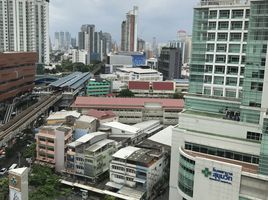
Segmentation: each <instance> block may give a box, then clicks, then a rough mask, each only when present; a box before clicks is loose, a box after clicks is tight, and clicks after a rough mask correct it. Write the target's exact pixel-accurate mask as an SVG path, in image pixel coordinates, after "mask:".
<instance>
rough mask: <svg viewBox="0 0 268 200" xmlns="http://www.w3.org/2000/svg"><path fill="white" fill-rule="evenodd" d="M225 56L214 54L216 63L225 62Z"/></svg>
mask: <svg viewBox="0 0 268 200" xmlns="http://www.w3.org/2000/svg"><path fill="white" fill-rule="evenodd" d="M225 61H226V56H225V55H216V63H225Z"/></svg>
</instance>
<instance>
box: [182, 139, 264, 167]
mask: <svg viewBox="0 0 268 200" xmlns="http://www.w3.org/2000/svg"><path fill="white" fill-rule="evenodd" d="M185 149H187V150H191V151H195V152H200V153H205V154H209V155H215V156H219V157H223V158H229V159H233V160H238V161H243V162H248V163H254V164H259V157H258V156H254V155H250V154H244V153H239V152H235V151H231V150H226V149H220V148H215V147H210V146H205V145H200V144H194V143H188V142H186V143H185Z"/></svg>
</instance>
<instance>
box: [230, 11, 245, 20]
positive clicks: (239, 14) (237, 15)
mask: <svg viewBox="0 0 268 200" xmlns="http://www.w3.org/2000/svg"><path fill="white" fill-rule="evenodd" d="M243 16H244V10H233V12H232V18H243Z"/></svg>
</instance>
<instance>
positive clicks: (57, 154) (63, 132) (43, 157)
mask: <svg viewBox="0 0 268 200" xmlns="http://www.w3.org/2000/svg"><path fill="white" fill-rule="evenodd" d="M72 132H73V130H72V129H71V128H69V127H65V126H64V127H63V126H62V127H61V126H44V127H41V128H40V130H39V132H38V133H37V134H36V135H35V139H36V160H37V162H39V163H41V164H43V163H44V164H47V165H50V166H51V167H55V169H56V170H57V171H59V172H60V171H62V170H63V169H64V161H65V152H66V150H67V149H66V147H67V146H66V144H68V143H69V142H71V141H72Z"/></svg>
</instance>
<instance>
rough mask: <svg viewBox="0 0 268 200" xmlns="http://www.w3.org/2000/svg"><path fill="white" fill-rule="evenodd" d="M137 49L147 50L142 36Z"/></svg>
mask: <svg viewBox="0 0 268 200" xmlns="http://www.w3.org/2000/svg"><path fill="white" fill-rule="evenodd" d="M137 50H138V51H145V50H146V46H145V41H144V40H143V39H141V38H138V46H137Z"/></svg>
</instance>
